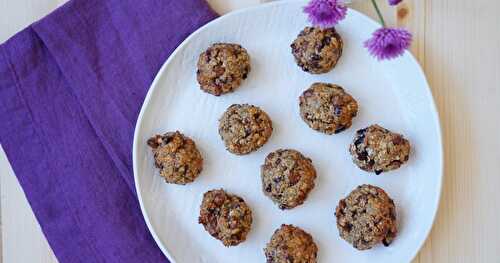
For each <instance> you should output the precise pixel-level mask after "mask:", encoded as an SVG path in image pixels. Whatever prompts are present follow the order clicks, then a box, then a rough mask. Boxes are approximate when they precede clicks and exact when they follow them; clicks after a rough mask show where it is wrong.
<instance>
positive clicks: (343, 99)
mask: <svg viewBox="0 0 500 263" xmlns="http://www.w3.org/2000/svg"><path fill="white" fill-rule="evenodd" d="M299 107H300V116H301V117H302V120H304V122H305V123H307V125H309V127H311V128H312V129H314V130H316V131H320V132H323V133H326V134H334V133H339V132H342V131H344V130H345V129H347V128H349V127H351V125H352V119H353V118H354V117H356V115H357V114H358V103H357V102H356V100H355V99H354V98H353V97H352V96H351V95H349V94H348V93H347V92H345V91H344V89H343V88H342V87H340V86H338V85H334V84H329V83H314V84H312V85H311V87H310V88H309V89H307V90H305V91H304V92H303V93H302V95H301V96H300V98H299Z"/></svg>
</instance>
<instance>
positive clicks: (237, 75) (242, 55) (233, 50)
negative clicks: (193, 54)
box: [196, 43, 250, 96]
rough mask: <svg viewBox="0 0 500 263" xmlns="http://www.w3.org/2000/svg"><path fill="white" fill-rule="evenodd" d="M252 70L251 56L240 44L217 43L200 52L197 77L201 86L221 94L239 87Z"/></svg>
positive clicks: (209, 91)
mask: <svg viewBox="0 0 500 263" xmlns="http://www.w3.org/2000/svg"><path fill="white" fill-rule="evenodd" d="M249 72H250V56H249V55H248V53H247V51H246V49H244V48H243V47H242V46H240V45H238V44H227V43H217V44H213V45H212V46H211V47H209V48H208V49H207V50H206V51H205V52H203V53H201V54H200V57H199V59H198V71H196V78H197V80H198V83H199V84H200V88H201V89H202V90H203V91H205V92H208V93H210V94H213V95H215V96H219V95H221V94H224V93H228V92H231V91H233V90H234V89H236V88H238V87H239V86H240V85H241V82H242V81H243V80H244V79H246V78H247V76H248V73H249Z"/></svg>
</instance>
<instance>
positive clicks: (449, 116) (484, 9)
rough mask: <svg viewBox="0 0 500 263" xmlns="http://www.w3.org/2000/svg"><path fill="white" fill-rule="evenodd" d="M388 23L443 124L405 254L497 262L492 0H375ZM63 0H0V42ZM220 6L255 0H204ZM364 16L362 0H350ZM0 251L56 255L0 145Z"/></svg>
mask: <svg viewBox="0 0 500 263" xmlns="http://www.w3.org/2000/svg"><path fill="white" fill-rule="evenodd" d="M378 1H379V2H380V3H381V5H382V6H384V7H383V8H382V9H383V10H382V11H383V13H384V14H385V15H386V17H387V18H389V19H388V21H389V24H391V25H404V26H407V27H409V29H410V30H411V31H412V32H413V34H414V37H415V41H414V43H413V47H412V52H413V54H414V55H415V56H416V57H417V59H418V60H419V62H420V64H421V65H422V67H423V69H424V71H425V73H426V75H427V78H428V80H429V83H430V86H431V88H432V92H433V94H434V99H435V100H436V103H437V106H438V110H439V114H440V117H441V123H442V128H443V138H444V149H445V178H444V184H443V192H442V199H441V204H440V209H439V212H438V215H437V218H436V221H435V224H434V227H433V229H432V232H431V234H430V236H429V238H428V239H427V241H426V243H425V245H424V247H423V248H422V250H421V251H420V253H419V254H418V256H417V257H416V258H415V259H414V262H436V263H438V262H439V263H440V262H500V224H499V222H500V220H499V217H500V191H499V190H498V189H497V187H500V139H499V138H500V137H497V136H498V134H499V133H500V106H499V104H500V16H499V15H498V12H499V10H500V1H497V0H475V1H470V0H405V1H404V4H402V5H401V6H400V7H399V10H395V9H391V8H387V7H385V6H386V5H385V4H384V3H383V2H384V1H385V0H378ZM63 2H65V0H0V42H3V41H4V40H6V39H7V38H8V37H9V36H11V35H12V34H14V33H15V32H16V31H18V30H20V29H22V28H23V27H25V26H27V25H28V24H29V23H31V22H33V21H35V20H37V19H39V18H40V17H42V16H44V15H45V14H47V13H49V12H50V11H51V10H53V9H54V8H56V7H57V6H58V5H60V4H62V3H63ZM209 2H210V3H211V4H212V5H213V7H214V9H215V10H216V11H218V12H221V13H225V12H228V11H231V10H234V9H238V8H243V7H246V6H250V5H255V4H259V2H264V1H263V0H209ZM352 7H353V8H355V9H358V10H360V11H362V12H364V13H366V14H368V15H370V16H372V17H373V16H374V14H373V11H372V10H371V7H370V4H369V1H367V0H357V1H354V4H353V5H352ZM0 182H1V188H0V193H1V229H2V240H1V242H2V246H1V251H0V252H2V257H1V258H2V259H3V262H5V263H11V262H16V263H17V262H29V263H37V262H56V261H57V260H56V259H55V257H54V255H53V253H52V251H51V250H50V247H49V246H48V245H47V241H46V240H45V238H44V236H43V235H42V233H41V231H40V227H39V225H38V223H37V222H36V220H35V218H34V215H33V212H32V211H31V209H30V208H29V205H28V204H27V201H26V198H25V196H24V194H23V192H22V189H21V188H20V187H19V184H18V182H17V180H16V178H15V176H14V173H13V172H12V169H11V168H10V166H9V164H8V162H7V159H6V157H5V155H4V154H3V153H2V152H1V149H0Z"/></svg>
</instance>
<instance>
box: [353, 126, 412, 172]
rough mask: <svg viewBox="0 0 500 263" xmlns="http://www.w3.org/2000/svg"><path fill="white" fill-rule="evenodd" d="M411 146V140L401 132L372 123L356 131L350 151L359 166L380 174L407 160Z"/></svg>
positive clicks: (395, 167) (397, 166)
mask: <svg viewBox="0 0 500 263" xmlns="http://www.w3.org/2000/svg"><path fill="white" fill-rule="evenodd" d="M410 148H411V147H410V142H409V141H408V140H406V139H405V138H404V137H403V136H402V135H401V134H397V133H394V132H391V131H389V130H387V129H385V128H382V127H380V126H378V125H372V126H370V127H367V128H365V129H361V130H359V131H357V132H356V136H355V137H354V140H353V142H352V144H351V145H350V147H349V151H350V152H351V155H352V158H353V161H354V163H355V164H356V165H357V166H358V167H359V168H361V169H363V170H365V171H367V172H375V173H376V174H380V173H382V172H387V171H391V170H395V169H397V168H399V167H400V166H401V165H402V164H404V163H405V162H407V161H408V158H409V155H410Z"/></svg>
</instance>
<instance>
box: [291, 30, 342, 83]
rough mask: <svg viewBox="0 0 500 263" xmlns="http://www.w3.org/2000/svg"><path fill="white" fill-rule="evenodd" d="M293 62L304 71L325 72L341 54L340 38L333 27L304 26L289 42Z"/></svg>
mask: <svg viewBox="0 0 500 263" xmlns="http://www.w3.org/2000/svg"><path fill="white" fill-rule="evenodd" d="M291 47H292V54H293V56H294V57H295V62H297V65H299V67H301V68H302V70H304V71H305V72H309V73H312V74H321V73H326V72H328V71H330V70H332V69H333V68H334V67H335V65H337V62H338V60H339V58H340V56H341V55H342V48H343V43H342V38H341V37H340V35H339V34H338V33H337V31H335V28H326V29H321V28H316V27H306V28H304V30H302V32H300V34H299V35H298V36H297V39H295V41H293V43H292V44H291Z"/></svg>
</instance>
